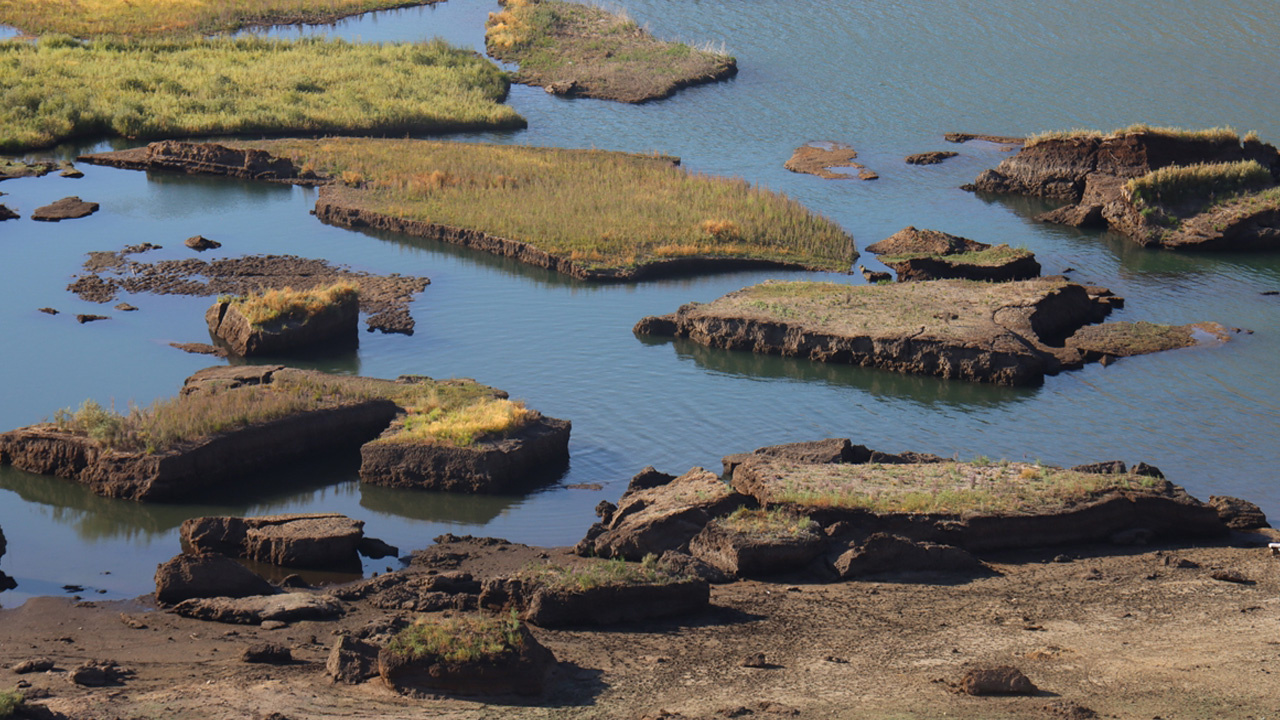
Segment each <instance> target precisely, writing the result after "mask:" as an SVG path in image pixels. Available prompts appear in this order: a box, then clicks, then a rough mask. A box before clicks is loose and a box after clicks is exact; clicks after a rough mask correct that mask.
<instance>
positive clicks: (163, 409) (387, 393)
mask: <svg viewBox="0 0 1280 720" xmlns="http://www.w3.org/2000/svg"><path fill="white" fill-rule="evenodd" d="M494 393H495V391H494V390H493V388H490V387H487V386H485V385H480V384H479V383H475V382H471V381H465V380H431V379H429V378H423V379H419V380H416V381H413V382H393V381H390V380H375V379H372V378H361V377H351V376H339V375H324V374H322V373H314V372H307V371H300V370H291V369H286V370H280V371H277V372H275V373H274V374H273V380H272V382H270V383H267V384H262V385H248V386H242V387H237V388H234V389H226V390H220V391H217V392H212V393H206V392H200V393H193V394H190V395H180V396H178V397H174V398H166V399H161V400H157V401H155V402H153V403H151V404H150V405H147V406H146V407H138V406H133V407H130V408H129V410H128V411H127V412H124V413H120V412H117V411H116V410H115V409H114V408H106V407H103V406H102V405H101V404H99V403H97V402H95V401H93V400H86V401H85V402H84V404H83V405H81V406H80V408H79V409H77V410H71V409H69V408H68V409H64V410H59V411H58V412H57V413H55V414H54V417H53V423H54V424H55V425H56V426H57V427H59V428H60V429H62V430H64V431H67V432H72V433H77V434H82V435H85V436H87V437H89V438H91V439H93V440H95V441H97V442H98V443H100V444H101V445H102V446H104V447H106V448H110V449H113V450H120V451H129V452H135V451H143V452H162V451H165V450H169V449H173V448H176V447H178V446H181V445H183V444H185V443H188V442H192V441H197V440H200V439H203V438H206V437H209V436H212V435H217V434H220V433H226V432H232V431H235V430H240V429H243V428H246V427H250V426H252V425H256V424H259V423H265V422H270V421H272V420H277V419H279V418H282V417H286V416H289V415H293V414H296V413H302V412H310V411H315V410H323V409H328V408H334V407H341V406H344V405H352V404H356V403H361V402H367V401H370V400H375V399H387V400H391V401H392V402H395V403H396V404H397V405H399V406H400V407H401V408H404V409H405V410H406V412H407V413H408V414H409V415H410V416H413V415H415V414H421V415H430V414H431V413H434V412H437V411H441V412H448V413H454V414H458V415H465V409H466V408H469V407H472V406H474V405H477V404H481V403H483V402H485V401H489V400H491V399H492V398H493V397H494ZM445 441H447V440H445Z"/></svg>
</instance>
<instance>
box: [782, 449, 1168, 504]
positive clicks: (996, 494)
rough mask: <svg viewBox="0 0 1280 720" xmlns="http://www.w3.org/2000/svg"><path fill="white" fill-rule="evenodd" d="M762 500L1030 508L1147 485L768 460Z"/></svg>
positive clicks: (1019, 467)
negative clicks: (770, 478) (769, 477)
mask: <svg viewBox="0 0 1280 720" xmlns="http://www.w3.org/2000/svg"><path fill="white" fill-rule="evenodd" d="M772 470H773V471H774V472H775V473H776V475H777V478H778V479H777V480H776V481H775V482H774V484H773V486H772V488H771V490H770V492H769V497H768V501H769V502H770V503H794V504H797V505H801V506H806V507H839V508H861V509H866V510H871V511H874V512H900V513H936V514H948V515H962V514H965V513H995V514H1032V513H1036V512H1041V511H1044V510H1051V509H1055V508H1059V507H1062V506H1064V505H1067V504H1069V503H1073V502H1080V501H1085V500H1088V499H1089V498H1090V497H1093V496H1095V495H1097V494H1099V493H1102V492H1106V491H1108V490H1112V489H1122V490H1132V489H1149V488H1153V487H1155V486H1156V484H1157V483H1158V482H1160V481H1158V480H1156V479H1154V478H1151V477H1147V476H1140V475H1101V474H1094V473H1082V472H1075V471H1072V470H1062V469H1059V468H1051V467H1047V466H1042V465H1038V464H1034V465H1033V464H1028V463H1015V462H1000V463H991V462H989V461H983V462H978V463H961V462H945V463H928V464H920V465H881V464H878V463H875V464H866V465H821V466H816V465H799V464H794V463H775V465H774V467H773V469H772Z"/></svg>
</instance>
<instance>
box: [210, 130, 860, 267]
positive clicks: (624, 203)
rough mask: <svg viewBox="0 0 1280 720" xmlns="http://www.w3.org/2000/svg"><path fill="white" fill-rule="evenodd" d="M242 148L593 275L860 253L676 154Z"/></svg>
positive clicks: (373, 204)
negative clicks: (356, 181) (354, 182)
mask: <svg viewBox="0 0 1280 720" xmlns="http://www.w3.org/2000/svg"><path fill="white" fill-rule="evenodd" d="M232 144H235V145H238V146H240V147H253V148H260V149H263V150H266V151H268V152H270V153H272V154H273V155H277V156H285V157H289V158H291V159H293V160H294V162H295V163H296V164H298V165H300V166H301V165H305V164H307V163H310V164H311V166H312V167H313V168H315V169H316V171H317V172H321V173H323V174H326V175H328V176H331V177H344V176H345V174H347V173H350V174H351V175H352V176H353V177H357V176H358V177H359V178H360V179H361V183H360V186H359V187H350V186H330V190H331V191H333V192H335V193H336V197H337V198H338V199H339V200H341V201H342V203H343V204H349V205H353V206H356V207H361V208H363V209H367V210H370V211H373V212H377V213H381V214H384V215H389V216H392V217H398V218H404V219H407V220H417V221H421V222H426V223H433V224H437V225H442V226H446V227H457V228H466V229H471V230H479V231H483V232H486V233H489V234H491V235H496V236H498V237H503V238H507V239H509V240H517V241H522V242H526V243H529V244H531V245H534V246H535V247H537V248H538V249H540V250H543V251H545V252H547V253H549V254H551V255H554V256H558V257H562V258H567V259H569V260H572V261H573V262H574V263H575V264H577V265H579V266H581V267H583V268H585V269H588V270H607V269H623V268H634V267H636V266H639V265H643V264H646V263H651V262H655V261H660V260H666V259H671V258H685V257H700V258H753V259H762V260H771V261H776V262H785V263H790V264H795V265H800V266H805V267H811V268H814V269H821V270H831V271H836V272H848V271H849V266H850V264H851V263H852V262H853V260H854V259H855V258H856V257H857V253H856V251H855V250H854V248H853V239H852V238H851V237H850V236H849V234H848V233H846V232H845V231H844V230H843V229H841V228H840V226H838V225H836V224H835V223H834V222H832V221H830V220H828V219H826V218H824V217H821V216H819V215H815V214H814V213H812V212H810V211H809V210H807V209H805V208H804V207H803V206H802V205H800V204H799V203H797V202H796V201H794V200H792V199H790V198H788V197H787V196H785V195H780V194H778V193H773V192H770V191H768V190H765V189H763V188H761V187H759V186H753V185H751V184H749V183H747V182H745V181H743V180H738V179H727V178H716V177H710V176H706V175H698V174H691V173H688V172H686V171H684V170H682V169H680V168H678V167H675V166H674V165H673V163H672V158H669V157H664V156H658V155H633V154H626V153H618V152H606V151H602V150H566V149H560V148H534V147H518V146H505V145H468V144H463V143H441V142H431V141H423V140H371V139H355V138H329V139H324V140H265V141H256V142H252V143H248V142H241V143H232ZM348 185H350V184H348Z"/></svg>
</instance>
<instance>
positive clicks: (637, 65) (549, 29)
mask: <svg viewBox="0 0 1280 720" xmlns="http://www.w3.org/2000/svg"><path fill="white" fill-rule="evenodd" d="M502 6H503V9H502V11H501V12H498V13H490V15H489V20H488V21H487V22H486V23H485V49H486V51H487V52H488V53H489V55H491V56H492V57H495V58H497V59H499V60H502V61H504V62H510V63H517V64H519V66H520V69H519V71H518V72H517V73H516V75H515V78H514V79H515V81H516V82H518V83H522V84H525V85H534V86H538V87H545V88H546V89H547V92H550V93H553V94H556V95H564V96H570V97H588V98H599V99H602V100H618V101H621V102H627V103H640V102H646V101H649V100H660V99H662V98H666V97H670V96H671V95H673V94H674V93H675V92H676V91H677V90H679V89H680V88H684V87H689V86H691V85H701V84H704V83H710V82H715V81H717V80H723V79H726V78H729V77H732V76H733V75H735V74H736V73H737V72H738V65H737V62H736V61H735V60H734V59H733V58H732V57H730V56H728V55H726V54H724V53H723V52H712V51H709V50H703V49H698V48H694V47H691V46H689V45H686V44H684V43H679V42H667V41H663V40H658V39H656V38H654V37H653V36H652V35H650V34H649V32H648V31H647V30H645V29H644V28H642V27H640V25H638V24H637V23H636V22H635V21H634V20H632V19H631V18H629V17H627V16H626V15H625V13H624V14H621V15H617V14H614V13H611V12H608V11H606V10H604V9H602V8H600V7H596V6H592V5H581V4H578V3H571V2H562V1H561V0H505V1H504V2H503V3H502Z"/></svg>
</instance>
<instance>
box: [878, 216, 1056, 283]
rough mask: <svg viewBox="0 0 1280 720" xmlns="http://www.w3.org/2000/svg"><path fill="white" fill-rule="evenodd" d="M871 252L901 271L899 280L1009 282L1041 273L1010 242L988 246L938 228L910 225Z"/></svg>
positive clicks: (1030, 258) (1031, 257) (1032, 256)
mask: <svg viewBox="0 0 1280 720" xmlns="http://www.w3.org/2000/svg"><path fill="white" fill-rule="evenodd" d="M867 251H868V252H872V253H877V254H879V255H880V262H882V263H884V264H885V265H887V266H888V267H890V268H892V269H893V271H894V272H896V273H897V274H898V282H919V281H922V280H942V279H947V278H955V279H964V280H982V281H986V282H1008V281H1010V280H1030V279H1031V278H1035V277H1039V276H1040V263H1039V262H1036V256H1035V254H1033V253H1032V252H1031V251H1029V250H1022V249H1015V248H1010V247H1009V246H1008V245H995V246H992V245H988V244H986V243H981V242H977V241H976V240H970V239H968V238H962V237H959V236H956V235H950V234H947V233H944V232H939V231H937V230H917V229H916V228H914V227H907V228H904V229H902V230H899V231H898V232H896V233H894V234H893V235H891V236H889V237H888V238H885V239H884V240H881V241H880V242H878V243H875V244H873V245H869V246H868V247H867Z"/></svg>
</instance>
